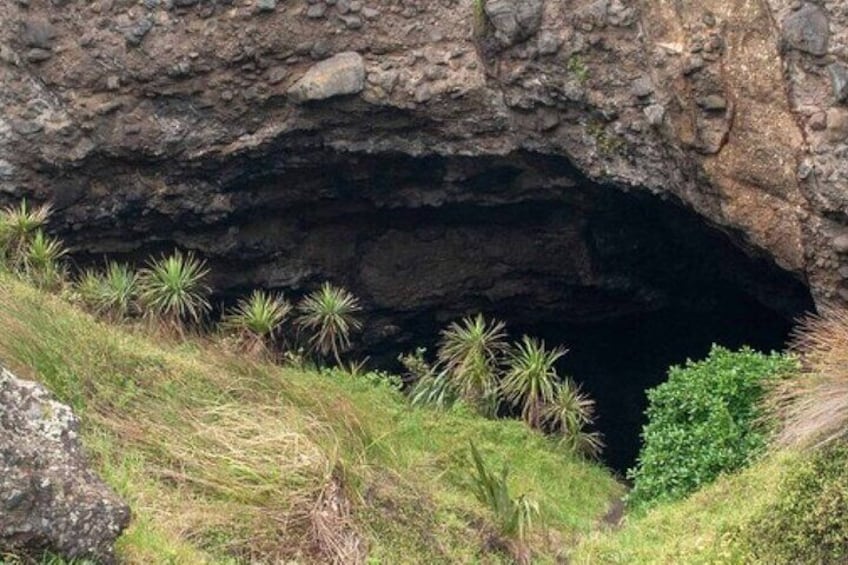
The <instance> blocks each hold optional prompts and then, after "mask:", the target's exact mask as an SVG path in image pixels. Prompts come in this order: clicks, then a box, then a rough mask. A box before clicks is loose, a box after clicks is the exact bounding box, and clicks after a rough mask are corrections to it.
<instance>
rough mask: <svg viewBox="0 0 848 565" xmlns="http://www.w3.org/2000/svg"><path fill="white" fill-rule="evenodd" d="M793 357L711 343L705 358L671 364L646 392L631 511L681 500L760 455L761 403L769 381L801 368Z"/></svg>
mask: <svg viewBox="0 0 848 565" xmlns="http://www.w3.org/2000/svg"><path fill="white" fill-rule="evenodd" d="M796 366H797V362H796V361H795V359H794V357H789V356H785V355H781V354H777V353H772V354H771V355H764V354H762V353H758V352H755V351H753V350H751V349H749V348H743V349H742V350H740V351H738V352H731V351H729V350H727V349H725V348H723V347H718V346H713V348H712V350H711V351H710V354H709V356H708V357H707V359H705V360H704V361H699V362H693V361H688V362H687V363H686V365H685V366H683V367H679V366H678V367H672V368H671V369H670V370H669V378H668V381H667V382H665V383H663V384H661V385H659V386H657V387H655V388H653V389H651V390H649V391H648V401H649V405H648V409H647V411H646V415H647V417H648V423H647V425H646V426H645V427H644V428H643V430H642V439H643V445H642V450H641V452H640V454H639V459H638V462H637V466H636V467H635V468H634V469H631V470H630V471H628V477H629V478H630V479H632V480H633V481H634V485H633V490H632V491H631V493H630V495H629V496H628V502H629V504H630V505H631V506H632V507H634V508H639V507H646V506H649V505H652V504H654V503H656V502H659V501H665V500H675V499H679V498H682V497H684V496H685V495H687V494H688V493H690V492H692V491H694V490H695V489H697V488H699V487H700V486H701V485H704V484H706V483H709V482H711V481H712V480H713V479H715V478H716V477H717V476H718V475H719V474H720V473H723V472H730V471H734V470H736V469H739V468H741V467H743V466H744V465H746V464H748V463H749V462H750V461H751V460H752V459H754V458H755V457H756V456H757V455H758V454H760V452H761V451H762V450H763V448H764V447H765V444H766V430H765V429H764V427H765V424H764V423H763V421H762V418H761V416H762V410H761V409H760V407H759V402H760V400H761V398H762V396H763V394H764V389H765V387H766V386H767V384H768V383H769V382H773V381H775V380H776V379H777V378H779V376H781V375H785V374H786V373H789V372H791V371H793V370H795V369H796Z"/></svg>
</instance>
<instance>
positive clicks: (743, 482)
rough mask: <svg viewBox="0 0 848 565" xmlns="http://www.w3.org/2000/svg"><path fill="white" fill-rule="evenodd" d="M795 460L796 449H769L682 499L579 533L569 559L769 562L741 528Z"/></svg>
mask: <svg viewBox="0 0 848 565" xmlns="http://www.w3.org/2000/svg"><path fill="white" fill-rule="evenodd" d="M799 461H801V458H800V457H799V455H798V454H797V453H778V454H774V455H771V456H769V457H767V458H765V459H763V460H761V461H759V462H758V463H755V464H754V465H752V466H751V467H748V468H746V469H744V470H742V471H741V472H739V473H735V474H730V475H723V476H721V477H720V478H719V479H718V480H717V481H715V482H714V483H712V484H710V485H708V486H706V487H704V488H703V489H701V490H699V491H697V492H695V493H693V494H692V495H691V496H689V497H687V498H685V499H683V500H680V501H676V502H671V503H665V504H659V505H657V506H654V507H653V508H651V509H649V510H648V511H647V512H646V513H645V514H643V515H641V516H634V515H630V516H629V517H627V518H626V519H625V521H624V524H623V525H622V527H621V528H619V529H607V530H599V531H596V532H592V533H590V534H589V535H587V536H585V537H583V538H582V539H581V541H580V543H579V544H577V546H576V547H575V548H574V550H573V551H572V552H571V554H570V555H569V558H570V560H569V563H574V564H575V565H595V564H597V563H604V564H620V565H655V564H658V563H663V564H669V565H672V564H674V565H676V564H678V563H681V564H683V563H686V564H688V563H703V564H707V563H716V564H718V563H722V564H724V563H728V564H731V563H734V564H735V563H739V564H742V563H769V562H768V561H765V562H763V561H761V560H759V559H758V558H757V557H756V556H755V555H754V554H753V553H752V551H751V548H750V546H749V544H748V543H747V540H746V533H745V532H746V531H747V530H748V528H750V525H751V523H752V521H753V520H754V519H756V518H757V517H758V516H760V515H761V513H762V512H763V511H764V510H765V509H766V508H768V507H769V506H770V505H771V504H773V502H774V501H775V500H776V498H777V492H778V485H779V484H780V482H781V480H782V479H783V477H785V476H786V475H787V473H788V472H789V471H790V470H791V469H793V468H794V467H796V466H797V465H798V463H799Z"/></svg>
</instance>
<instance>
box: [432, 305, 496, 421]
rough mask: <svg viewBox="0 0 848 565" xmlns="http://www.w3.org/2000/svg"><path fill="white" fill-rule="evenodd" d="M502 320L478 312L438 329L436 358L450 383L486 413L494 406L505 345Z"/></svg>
mask: <svg viewBox="0 0 848 565" xmlns="http://www.w3.org/2000/svg"><path fill="white" fill-rule="evenodd" d="M504 328H505V326H504V323H503V322H499V321H497V320H492V321H487V320H486V319H485V318H484V317H483V315H482V314H477V315H476V316H475V317H473V318H471V317H468V318H463V319H462V320H461V321H460V322H453V323H451V324H450V326H448V327H447V328H446V329H445V330H443V331H442V333H441V341H440V342H439V349H438V352H437V358H438V362H439V365H440V366H441V369H442V370H443V371H444V372H445V374H446V375H447V377H448V379H449V380H450V382H451V387H452V388H453V389H455V390H456V391H457V392H458V393H459V395H460V396H461V397H462V398H463V399H464V400H465V401H467V402H469V403H470V404H472V405H473V406H476V407H477V408H478V409H479V410H481V411H482V412H483V413H485V414H487V415H494V413H495V411H496V409H497V382H498V371H499V365H500V356H501V354H502V353H503V352H504V351H505V349H506V342H505V338H506V332H505V331H504Z"/></svg>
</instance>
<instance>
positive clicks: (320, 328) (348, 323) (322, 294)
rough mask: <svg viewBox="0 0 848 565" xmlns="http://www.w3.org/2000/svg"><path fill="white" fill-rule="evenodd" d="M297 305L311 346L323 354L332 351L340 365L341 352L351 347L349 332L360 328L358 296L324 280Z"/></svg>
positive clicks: (301, 322) (299, 317)
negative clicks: (308, 334)
mask: <svg viewBox="0 0 848 565" xmlns="http://www.w3.org/2000/svg"><path fill="white" fill-rule="evenodd" d="M297 309H298V311H299V313H300V315H299V316H298V318H297V323H298V325H299V326H300V327H301V329H303V330H305V331H307V332H309V333H311V335H310V336H309V338H308V339H309V347H310V349H312V351H313V352H315V353H318V354H319V355H321V356H323V357H327V356H328V355H330V354H331V353H332V355H333V358H334V359H335V360H336V363H337V364H338V365H339V366H341V365H342V361H341V353H342V352H344V351H346V350H347V349H349V348H350V338H351V334H352V333H353V332H354V331H358V330H360V329H361V328H362V323H361V322H360V321H359V319H358V318H357V314H358V313H359V312H361V311H362V307H361V306H360V305H359V299H358V298H356V297H355V296H354V295H353V294H351V293H350V292H349V291H347V290H345V289H344V288H340V287H337V286H333V285H332V284H330V283H324V284H323V285H321V288H320V289H318V290H316V291H314V292H312V293H311V294H309V295H307V296H306V297H305V298H304V299H303V300H301V302H300V304H298V307H297Z"/></svg>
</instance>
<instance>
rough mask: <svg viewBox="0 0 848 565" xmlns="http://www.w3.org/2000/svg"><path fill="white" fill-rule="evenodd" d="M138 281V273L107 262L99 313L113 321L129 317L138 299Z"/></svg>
mask: <svg viewBox="0 0 848 565" xmlns="http://www.w3.org/2000/svg"><path fill="white" fill-rule="evenodd" d="M138 279H139V277H138V273H136V272H135V271H133V270H132V269H131V268H130V267H129V266H128V265H126V264H124V263H117V262H114V261H111V262H109V264H108V265H106V273H105V274H104V275H103V286H102V294H101V298H100V304H99V310H100V312H101V313H104V314H106V315H108V316H110V317H112V318H113V319H115V320H123V319H124V318H126V317H127V316H129V315H130V313H131V312H132V310H133V308H134V307H135V305H136V304H135V301H136V299H137V297H138V291H139V282H138Z"/></svg>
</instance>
